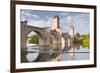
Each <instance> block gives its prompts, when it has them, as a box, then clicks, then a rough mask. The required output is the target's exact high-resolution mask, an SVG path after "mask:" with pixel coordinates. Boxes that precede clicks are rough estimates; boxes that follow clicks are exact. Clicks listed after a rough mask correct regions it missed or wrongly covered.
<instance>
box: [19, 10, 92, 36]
mask: <svg viewBox="0 0 100 73" xmlns="http://www.w3.org/2000/svg"><path fill="white" fill-rule="evenodd" d="M55 15H57V16H58V17H59V18H60V27H61V29H62V32H64V33H65V32H68V30H69V27H70V26H71V24H73V26H74V28H75V32H77V33H80V34H89V32H90V31H89V30H90V27H89V26H90V14H89V13H87V12H67V11H65V12H64V11H43V10H42V11H39V10H25V9H22V10H21V11H20V20H21V21H28V25H32V26H36V27H41V28H42V27H52V24H51V18H52V17H53V16H55Z"/></svg>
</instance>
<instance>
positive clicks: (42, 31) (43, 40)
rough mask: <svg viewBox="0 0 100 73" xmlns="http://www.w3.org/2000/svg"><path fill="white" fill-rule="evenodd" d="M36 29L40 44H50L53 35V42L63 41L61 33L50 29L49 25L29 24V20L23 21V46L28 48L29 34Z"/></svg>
mask: <svg viewBox="0 0 100 73" xmlns="http://www.w3.org/2000/svg"><path fill="white" fill-rule="evenodd" d="M31 31H34V32H36V33H37V34H38V35H39V45H50V37H51V36H53V44H59V43H61V35H60V34H59V33H58V32H57V31H55V30H50V28H49V27H44V28H40V27H35V26H31V25H27V21H21V48H26V41H27V35H28V34H29V33H30V32H31Z"/></svg>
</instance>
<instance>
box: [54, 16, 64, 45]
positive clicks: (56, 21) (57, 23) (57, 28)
mask: <svg viewBox="0 0 100 73" xmlns="http://www.w3.org/2000/svg"><path fill="white" fill-rule="evenodd" d="M52 29H53V30H54V31H56V32H57V34H58V35H57V36H56V38H58V39H57V41H56V42H57V43H58V44H62V43H64V40H63V37H62V30H61V27H60V19H59V17H58V16H57V15H55V16H53V17H52Z"/></svg>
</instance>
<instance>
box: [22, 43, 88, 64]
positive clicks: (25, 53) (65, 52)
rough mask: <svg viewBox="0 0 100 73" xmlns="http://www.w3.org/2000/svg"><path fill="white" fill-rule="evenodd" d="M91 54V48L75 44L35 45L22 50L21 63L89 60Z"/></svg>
mask: <svg viewBox="0 0 100 73" xmlns="http://www.w3.org/2000/svg"><path fill="white" fill-rule="evenodd" d="M89 52H90V51H89V47H82V45H75V44H70V45H65V46H62V45H61V44H53V45H51V46H46V45H33V46H28V48H27V49H26V50H21V62H23V63H24V62H48V61H68V60H87V59H89Z"/></svg>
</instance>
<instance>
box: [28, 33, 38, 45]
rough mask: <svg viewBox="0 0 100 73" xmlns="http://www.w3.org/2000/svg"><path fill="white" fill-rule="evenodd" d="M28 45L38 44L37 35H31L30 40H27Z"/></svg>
mask: <svg viewBox="0 0 100 73" xmlns="http://www.w3.org/2000/svg"><path fill="white" fill-rule="evenodd" d="M29 43H33V44H39V36H38V35H33V36H32V37H31V39H30V40H29Z"/></svg>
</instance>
